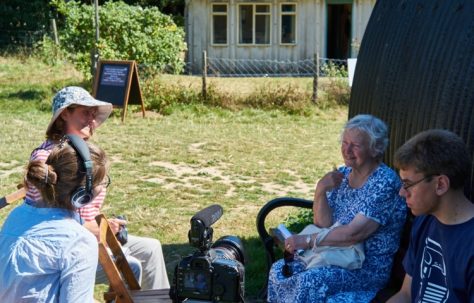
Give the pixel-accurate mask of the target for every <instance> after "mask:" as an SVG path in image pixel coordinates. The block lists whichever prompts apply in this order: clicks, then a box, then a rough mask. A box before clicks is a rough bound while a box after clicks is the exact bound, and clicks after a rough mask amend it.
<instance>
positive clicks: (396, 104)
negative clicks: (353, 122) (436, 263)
mask: <svg viewBox="0 0 474 303" xmlns="http://www.w3.org/2000/svg"><path fill="white" fill-rule="evenodd" d="M473 105H474V1H472V0H450V1H441V0H416V1H414V0H405V1H404V0H378V1H377V3H376V5H375V7H374V10H373V12H372V15H371V17H370V20H369V23H368V25H367V29H366V31H365V34H364V38H363V40H362V43H361V48H360V53H359V56H358V60H357V67H356V71H355V75H354V81H353V86H352V93H351V100H350V106H349V117H353V116H354V115H356V114H359V113H370V114H373V115H375V116H378V117H379V118H381V119H383V120H384V121H385V122H387V123H388V125H389V127H390V145H389V149H388V152H387V154H386V156H385V161H386V162H387V163H388V164H389V165H391V164H392V160H393V155H394V152H395V150H396V149H397V148H398V147H399V146H400V145H401V144H403V142H405V141H406V140H407V139H408V138H410V137H411V136H413V135H414V134H416V133H418V132H420V131H422V130H425V129H429V128H444V129H449V130H452V131H454V132H455V133H457V134H458V135H460V136H461V137H462V138H463V139H464V140H465V142H466V143H467V145H468V147H469V150H470V151H471V155H472V154H473V151H474V119H473V117H474V106H473ZM473 168H474V167H471V183H470V184H471V187H470V188H471V190H470V198H471V200H472V198H474V181H473V180H474V178H473V177H474V169H473Z"/></svg>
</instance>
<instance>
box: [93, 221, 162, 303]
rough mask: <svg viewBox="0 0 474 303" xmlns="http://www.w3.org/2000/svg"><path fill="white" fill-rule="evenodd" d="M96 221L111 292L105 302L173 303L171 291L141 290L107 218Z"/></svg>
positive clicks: (100, 252)
mask: <svg viewBox="0 0 474 303" xmlns="http://www.w3.org/2000/svg"><path fill="white" fill-rule="evenodd" d="M95 219H96V221H97V224H98V225H99V262H100V264H101V265H102V267H103V269H104V272H105V275H106V276H107V278H108V280H109V284H110V287H109V291H108V292H106V293H104V300H105V301H106V302H112V301H114V302H115V303H148V302H155V303H171V299H170V297H169V289H150V290H142V289H141V288H140V284H139V283H138V281H137V279H136V278H135V276H134V274H133V272H132V269H131V268H130V265H129V264H128V261H127V259H126V257H125V255H124V253H123V251H122V248H121V245H120V243H119V242H118V240H117V238H116V237H115V235H114V233H113V232H112V229H111V228H110V225H109V223H108V221H107V218H106V217H105V216H104V215H103V214H100V215H98V216H96V217H95Z"/></svg>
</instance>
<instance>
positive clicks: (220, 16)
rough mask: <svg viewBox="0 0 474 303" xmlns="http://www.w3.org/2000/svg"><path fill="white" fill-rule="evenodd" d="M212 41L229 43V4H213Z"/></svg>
mask: <svg viewBox="0 0 474 303" xmlns="http://www.w3.org/2000/svg"><path fill="white" fill-rule="evenodd" d="M212 43H213V44H227V4H213V5H212Z"/></svg>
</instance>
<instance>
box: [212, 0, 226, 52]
mask: <svg viewBox="0 0 474 303" xmlns="http://www.w3.org/2000/svg"><path fill="white" fill-rule="evenodd" d="M217 5H219V6H225V12H214V6H217ZM214 16H225V17H226V29H225V31H226V33H225V34H226V37H225V38H226V39H225V40H226V42H225V43H215V42H214V34H215V32H214ZM211 45H212V46H228V45H229V4H228V3H223V2H215V3H211Z"/></svg>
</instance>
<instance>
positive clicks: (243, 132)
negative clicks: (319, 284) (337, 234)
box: [0, 57, 347, 299]
mask: <svg viewBox="0 0 474 303" xmlns="http://www.w3.org/2000/svg"><path fill="white" fill-rule="evenodd" d="M0 78H1V79H2V81H1V82H0V155H1V158H0V196H3V195H5V194H7V193H9V192H12V191H14V190H15V186H16V184H18V183H19V182H20V181H21V180H22V173H23V169H24V167H25V164H26V162H27V160H28V158H29V155H30V152H31V151H32V150H33V149H34V148H35V147H36V146H37V145H39V144H40V143H41V142H42V140H43V138H44V131H45V129H46V125H47V123H48V121H49V119H50V116H51V114H50V109H49V106H50V98H51V96H52V94H53V93H54V92H55V91H56V90H57V89H59V88H61V87H62V86H63V85H66V84H76V85H80V84H81V81H82V78H81V77H80V75H79V74H78V73H76V72H74V70H73V69H72V68H71V67H70V66H68V65H64V66H59V67H48V66H46V65H43V64H41V63H39V62H37V61H35V60H31V59H24V60H20V59H14V58H5V57H3V58H2V57H0ZM183 79H185V77H184V76H183ZM183 81H185V80H183ZM232 81H235V79H234V80H232ZM239 81H240V82H242V81H244V82H245V81H246V80H245V79H239ZM249 81H252V80H249ZM292 81H297V80H292ZM219 83H224V82H223V79H220V81H219ZM223 85H225V84H223ZM245 87H247V85H245ZM226 88H227V89H228V86H226ZM42 108H43V110H42ZM45 108H47V110H46V109H45ZM346 118H347V110H346V109H345V108H333V109H327V110H324V111H315V112H314V114H312V115H309V116H299V115H288V114H285V113H282V112H280V111H261V110H252V109H246V110H242V111H237V112H231V111H226V110H221V109H218V108H209V107H205V106H202V105H187V106H176V108H175V109H174V110H173V113H172V114H171V115H168V116H161V115H158V114H153V113H151V112H148V113H147V117H145V118H142V117H141V115H138V114H136V113H132V111H129V113H128V116H127V117H126V119H125V123H122V122H121V119H120V109H116V110H115V111H114V114H113V116H112V117H111V118H109V120H108V121H107V122H106V123H105V124H103V126H101V128H100V129H99V130H98V131H97V133H96V134H95V135H94V138H93V141H94V142H96V143H98V145H100V146H101V147H102V148H103V149H104V150H105V151H106V152H107V154H108V156H109V158H110V159H111V163H112V165H111V171H110V175H111V178H112V185H111V186H110V188H109V191H108V195H107V198H106V205H105V207H104V209H103V212H104V213H105V214H106V215H108V216H112V215H114V214H124V215H126V216H127V218H128V220H129V225H128V228H129V232H130V233H133V234H138V235H142V236H149V237H155V238H158V239H160V240H161V242H162V244H163V249H164V253H165V258H166V263H167V269H168V273H169V275H170V277H171V274H172V273H173V269H174V267H175V265H176V264H177V262H178V261H179V259H180V258H181V257H182V256H184V255H187V254H189V253H190V252H192V251H194V248H192V247H190V246H189V245H188V239H187V233H188V230H189V220H190V218H191V217H192V216H193V215H194V214H195V213H196V212H197V211H198V210H200V209H202V208H204V207H206V206H208V205H211V204H214V203H217V204H220V205H221V206H222V207H223V208H224V215H223V216H222V218H221V219H220V220H219V221H218V222H217V223H216V224H214V225H213V227H214V240H217V239H218V238H219V237H221V236H223V235H237V236H239V237H241V238H242V239H243V240H244V246H245V250H246V253H247V260H248V262H247V264H246V296H248V297H249V298H252V297H254V296H255V295H256V293H257V291H258V290H259V288H260V287H261V286H262V285H263V283H264V276H265V275H264V272H265V266H266V265H265V257H264V255H263V246H262V245H261V243H260V241H259V239H258V234H257V231H256V225H255V220H256V215H257V213H258V211H259V209H260V208H261V207H262V205H263V204H264V203H265V202H266V201H268V200H270V199H272V198H275V197H279V196H297V197H303V198H311V197H312V193H313V188H314V185H315V182H316V181H317V180H318V178H320V177H321V176H322V175H323V174H324V173H325V172H326V171H328V170H330V169H332V167H333V166H334V165H336V164H339V163H341V161H342V160H341V157H340V153H339V132H340V129H341V127H342V125H343V123H344V122H345V120H346ZM12 207H14V206H10V207H7V208H4V209H1V210H0V223H1V222H3V220H4V218H5V216H6V215H7V214H8V212H9V211H10V210H11V209H12ZM290 211H291V210H281V211H280V212H278V213H277V214H275V216H274V217H271V218H270V222H273V223H275V224H277V223H278V222H279V221H281V220H282V219H283V218H284V217H285V214H286V213H288V212H290ZM100 290H101V288H99V290H98V291H96V296H97V298H98V299H100V294H99V291H100Z"/></svg>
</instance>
